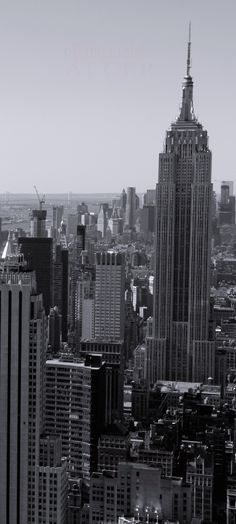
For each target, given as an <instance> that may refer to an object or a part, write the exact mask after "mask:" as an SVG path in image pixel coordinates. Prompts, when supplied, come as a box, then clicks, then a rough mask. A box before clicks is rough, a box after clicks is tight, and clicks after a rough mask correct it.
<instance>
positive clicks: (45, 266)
mask: <svg viewBox="0 0 236 524" xmlns="http://www.w3.org/2000/svg"><path fill="white" fill-rule="evenodd" d="M18 243H19V246H20V251H21V253H23V255H24V258H25V260H26V262H27V264H28V267H29V269H31V270H33V271H35V272H36V280H37V290H38V292H39V293H42V295H43V305H44V308H45V312H46V314H47V315H48V314H49V311H50V306H52V305H54V304H53V303H52V302H53V296H52V295H53V241H52V238H36V237H35V238H31V237H20V238H18Z"/></svg>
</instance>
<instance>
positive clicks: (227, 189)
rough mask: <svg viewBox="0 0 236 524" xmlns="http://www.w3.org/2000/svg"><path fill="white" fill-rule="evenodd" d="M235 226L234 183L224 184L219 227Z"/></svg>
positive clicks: (220, 203) (222, 186)
mask: <svg viewBox="0 0 236 524" xmlns="http://www.w3.org/2000/svg"><path fill="white" fill-rule="evenodd" d="M234 224H235V196H234V195H233V182H222V184H221V195H220V202H219V225H220V226H223V225H234Z"/></svg>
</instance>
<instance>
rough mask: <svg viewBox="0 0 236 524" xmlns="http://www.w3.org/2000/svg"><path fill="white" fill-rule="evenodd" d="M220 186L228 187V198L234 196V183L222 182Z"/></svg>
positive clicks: (229, 181) (230, 181) (231, 181)
mask: <svg viewBox="0 0 236 524" xmlns="http://www.w3.org/2000/svg"><path fill="white" fill-rule="evenodd" d="M222 186H229V196H233V195H234V182H233V180H223V182H222Z"/></svg>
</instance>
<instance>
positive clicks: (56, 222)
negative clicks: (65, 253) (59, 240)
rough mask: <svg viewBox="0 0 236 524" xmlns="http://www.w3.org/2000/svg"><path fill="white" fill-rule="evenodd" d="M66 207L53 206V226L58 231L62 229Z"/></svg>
mask: <svg viewBox="0 0 236 524" xmlns="http://www.w3.org/2000/svg"><path fill="white" fill-rule="evenodd" d="M63 213H64V207H63V206H53V208H52V227H53V229H55V230H56V231H58V229H60V227H61V223H62V219H63Z"/></svg>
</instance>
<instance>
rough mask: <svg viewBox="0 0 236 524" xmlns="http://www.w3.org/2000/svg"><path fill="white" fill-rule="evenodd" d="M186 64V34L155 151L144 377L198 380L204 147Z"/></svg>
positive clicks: (205, 220)
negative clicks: (175, 111) (166, 124)
mask: <svg viewBox="0 0 236 524" xmlns="http://www.w3.org/2000/svg"><path fill="white" fill-rule="evenodd" d="M190 67H191V42H190V38H189V43H188V53H187V71H186V76H185V77H184V81H183V92H182V103H181V108H180V114H179V116H178V118H177V119H176V121H175V122H174V123H173V124H171V126H170V129H169V130H168V131H167V133H166V138H165V143H164V150H163V152H162V153H160V155H159V177H158V184H157V190H156V203H157V211H156V238H155V257H156V264H155V287H154V318H153V333H152V337H151V338H150V339H148V338H147V369H148V371H147V372H148V378H149V382H154V381H155V380H156V379H162V380H163V379H169V380H197V381H198V380H200V381H203V380H206V378H207V376H213V374H214V342H213V341H210V340H209V290H210V289H209V288H210V249H211V201H212V184H211V151H210V150H209V148H208V135H207V131H206V130H204V129H203V126H202V125H201V123H199V122H198V120H197V118H196V116H195V114H194V109H193V80H192V76H191V74H190ZM213 378H214V377H213Z"/></svg>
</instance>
